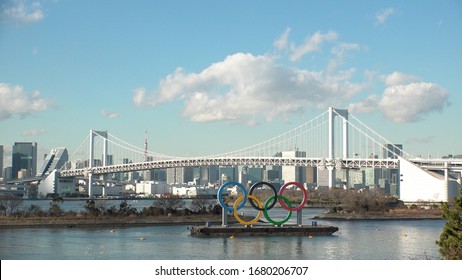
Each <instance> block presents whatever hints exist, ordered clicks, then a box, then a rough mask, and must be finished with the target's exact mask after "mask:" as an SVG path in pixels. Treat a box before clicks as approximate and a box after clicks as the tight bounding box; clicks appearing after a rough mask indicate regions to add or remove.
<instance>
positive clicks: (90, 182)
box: [88, 129, 95, 198]
mask: <svg viewBox="0 0 462 280" xmlns="http://www.w3.org/2000/svg"><path fill="white" fill-rule="evenodd" d="M94 137H95V135H94V134H93V129H90V156H89V160H88V169H89V170H88V197H89V198H91V197H92V196H93V192H92V190H93V162H94V160H93V149H94V145H95V138H94Z"/></svg>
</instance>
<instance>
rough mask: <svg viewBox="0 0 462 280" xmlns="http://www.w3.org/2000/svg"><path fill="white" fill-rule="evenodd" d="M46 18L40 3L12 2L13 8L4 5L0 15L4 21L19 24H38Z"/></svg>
mask: <svg viewBox="0 0 462 280" xmlns="http://www.w3.org/2000/svg"><path fill="white" fill-rule="evenodd" d="M44 16H45V15H44V12H43V9H42V7H41V5H40V3H39V2H34V3H32V4H26V3H24V1H21V0H16V1H12V2H11V6H7V5H4V6H3V7H2V11H1V14H0V18H1V19H2V20H4V21H9V22H13V23H19V24H29V23H33V22H38V21H41V20H42V19H43V18H44Z"/></svg>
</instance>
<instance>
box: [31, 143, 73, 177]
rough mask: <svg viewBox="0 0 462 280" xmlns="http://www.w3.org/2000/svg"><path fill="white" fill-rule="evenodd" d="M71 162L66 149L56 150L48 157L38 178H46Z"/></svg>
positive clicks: (52, 150) (38, 173)
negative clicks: (45, 176)
mask: <svg viewBox="0 0 462 280" xmlns="http://www.w3.org/2000/svg"><path fill="white" fill-rule="evenodd" d="M68 160H69V154H68V152H67V149H66V148H54V149H51V151H50V153H49V154H48V155H46V157H45V160H44V162H43V164H42V166H41V167H40V168H39V170H38V172H37V176H44V175H47V174H49V173H50V172H52V171H53V170H55V169H60V168H61V167H63V166H64V164H65V163H66V162H67V161H68Z"/></svg>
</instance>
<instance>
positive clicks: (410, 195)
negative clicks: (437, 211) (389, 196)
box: [399, 158, 462, 202]
mask: <svg viewBox="0 0 462 280" xmlns="http://www.w3.org/2000/svg"><path fill="white" fill-rule="evenodd" d="M399 173H400V177H401V178H400V181H401V182H400V196H399V198H400V199H401V200H402V201H404V202H416V201H430V202H431V201H433V202H439V201H445V202H447V201H449V200H450V199H451V198H454V197H456V196H458V195H459V188H460V187H461V184H462V182H461V173H460V172H459V173H453V174H454V175H455V176H454V177H451V176H450V172H449V168H448V166H447V163H446V168H445V169H443V172H442V173H441V172H436V171H435V170H434V171H431V170H425V169H422V168H420V167H419V166H418V165H416V164H415V163H412V162H411V161H407V160H405V159H403V158H400V161H399Z"/></svg>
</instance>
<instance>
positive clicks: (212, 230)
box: [189, 225, 338, 237]
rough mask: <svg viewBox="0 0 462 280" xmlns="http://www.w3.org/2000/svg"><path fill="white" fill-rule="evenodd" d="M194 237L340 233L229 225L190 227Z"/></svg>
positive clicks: (323, 228) (331, 229) (294, 227)
mask: <svg viewBox="0 0 462 280" xmlns="http://www.w3.org/2000/svg"><path fill="white" fill-rule="evenodd" d="M189 230H190V231H191V235H192V236H196V237H231V236H328V235H332V234H333V233H334V232H336V231H338V227H334V226H308V225H302V226H298V225H284V226H274V225H273V226H268V225H253V226H249V227H246V226H242V225H229V226H226V227H225V226H207V225H205V226H190V227H189Z"/></svg>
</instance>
